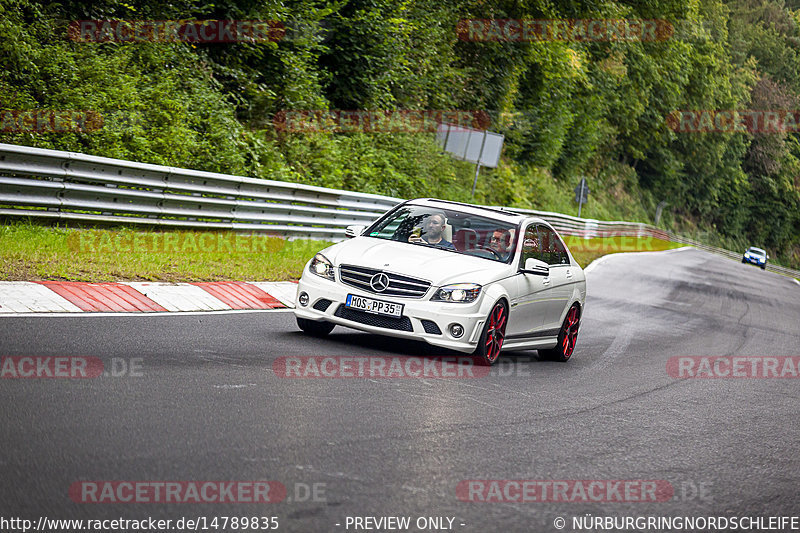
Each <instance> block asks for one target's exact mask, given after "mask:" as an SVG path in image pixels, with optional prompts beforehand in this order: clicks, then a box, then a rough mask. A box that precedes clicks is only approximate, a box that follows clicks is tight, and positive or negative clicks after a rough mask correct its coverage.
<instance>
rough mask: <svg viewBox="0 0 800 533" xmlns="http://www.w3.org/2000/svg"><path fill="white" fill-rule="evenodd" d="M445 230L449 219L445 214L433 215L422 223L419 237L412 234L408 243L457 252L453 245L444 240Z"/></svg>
mask: <svg viewBox="0 0 800 533" xmlns="http://www.w3.org/2000/svg"><path fill="white" fill-rule="evenodd" d="M445 229H447V218H446V217H445V216H444V213H432V214H430V215H428V216H427V217H426V218H425V221H424V222H423V223H422V231H421V233H420V234H419V235H417V234H415V233H412V234H411V235H410V236H409V237H408V242H413V243H415V244H428V245H430V246H436V247H438V248H444V249H447V250H455V249H456V247H455V246H454V245H453V243H452V242H450V241H448V240H447V239H445V238H444V231H445Z"/></svg>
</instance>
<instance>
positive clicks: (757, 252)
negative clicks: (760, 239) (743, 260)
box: [740, 248, 767, 255]
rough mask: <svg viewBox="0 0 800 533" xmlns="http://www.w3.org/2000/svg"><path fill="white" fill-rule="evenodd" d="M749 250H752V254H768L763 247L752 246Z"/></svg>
mask: <svg viewBox="0 0 800 533" xmlns="http://www.w3.org/2000/svg"><path fill="white" fill-rule="evenodd" d="M740 250H741V248H740ZM747 251H748V252H750V253H751V254H755V255H767V252H765V251H764V250H762V249H761V248H750V249H749V250H747Z"/></svg>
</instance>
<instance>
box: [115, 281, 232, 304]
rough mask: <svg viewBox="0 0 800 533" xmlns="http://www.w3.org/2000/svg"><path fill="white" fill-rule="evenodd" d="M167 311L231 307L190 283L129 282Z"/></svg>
mask: <svg viewBox="0 0 800 533" xmlns="http://www.w3.org/2000/svg"><path fill="white" fill-rule="evenodd" d="M125 285H128V286H129V287H131V288H133V289H134V290H137V291H139V292H141V293H142V294H144V295H145V296H147V297H148V298H150V299H151V300H153V301H154V302H156V303H157V304H158V305H160V306H161V307H163V308H164V309H166V310H167V311H227V310H230V308H231V307H230V306H229V305H226V304H225V303H223V302H221V301H220V300H218V299H217V298H214V297H213V296H212V295H211V294H209V293H208V292H206V291H204V290H203V289H201V288H200V287H197V286H196V285H190V284H188V283H150V282H128V283H125Z"/></svg>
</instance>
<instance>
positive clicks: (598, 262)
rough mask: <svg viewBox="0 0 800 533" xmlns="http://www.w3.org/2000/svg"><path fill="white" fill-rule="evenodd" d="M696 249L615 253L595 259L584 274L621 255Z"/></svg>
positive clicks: (683, 248) (679, 249) (679, 250)
mask: <svg viewBox="0 0 800 533" xmlns="http://www.w3.org/2000/svg"><path fill="white" fill-rule="evenodd" d="M694 249H695V248H694V247H693V246H682V247H680V248H671V249H669V250H655V251H652V252H647V251H645V252H615V253H611V254H606V255H603V256H600V257H598V258H597V259H595V260H594V261H592V262H591V263H589V266H587V267H586V268H584V269H583V273H584V274H588V273H589V272H591V271H592V270H594V269H595V268H597V266H599V265H601V264H603V263H604V262H606V261H607V260H608V259H609V258H611V257H617V256H620V255H636V254H670V253H673V252H682V251H685V250H694Z"/></svg>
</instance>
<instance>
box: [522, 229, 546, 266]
mask: <svg viewBox="0 0 800 533" xmlns="http://www.w3.org/2000/svg"><path fill="white" fill-rule="evenodd" d="M530 258H533V259H539V260H540V261H543V259H542V247H541V241H540V239H539V232H538V231H537V226H536V225H535V224H531V225H530V226H528V227H527V228H525V237H524V239H523V241H522V256H521V257H520V262H519V266H520V268H522V267H524V266H525V261H527V260H528V259H530Z"/></svg>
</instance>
